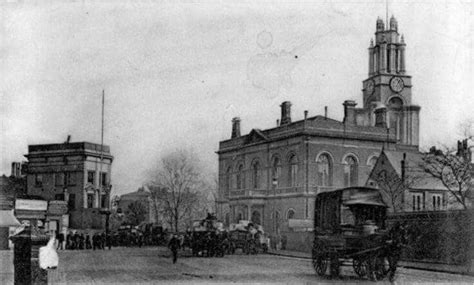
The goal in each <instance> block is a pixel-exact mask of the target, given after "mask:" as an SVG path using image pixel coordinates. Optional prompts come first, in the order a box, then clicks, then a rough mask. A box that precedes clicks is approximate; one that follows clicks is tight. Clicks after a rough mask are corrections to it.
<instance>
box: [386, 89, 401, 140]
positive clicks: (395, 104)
mask: <svg viewBox="0 0 474 285" xmlns="http://www.w3.org/2000/svg"><path fill="white" fill-rule="evenodd" d="M402 107H403V101H402V99H400V98H398V97H393V98H391V99H390V100H389V101H388V127H389V128H394V129H395V135H396V137H397V140H399V139H400V136H401V133H400V131H401V130H402V120H401V114H400V110H401V108H402Z"/></svg>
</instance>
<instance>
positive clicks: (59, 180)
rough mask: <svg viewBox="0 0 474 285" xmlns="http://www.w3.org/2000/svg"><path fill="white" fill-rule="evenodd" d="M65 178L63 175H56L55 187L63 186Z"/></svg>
mask: <svg viewBox="0 0 474 285" xmlns="http://www.w3.org/2000/svg"><path fill="white" fill-rule="evenodd" d="M63 182H64V177H63V174H62V173H59V172H58V173H55V174H54V185H56V186H61V185H63Z"/></svg>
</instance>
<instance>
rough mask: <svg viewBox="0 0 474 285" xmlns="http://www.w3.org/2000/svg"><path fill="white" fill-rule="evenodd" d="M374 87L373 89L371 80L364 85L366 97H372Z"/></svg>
mask: <svg viewBox="0 0 474 285" xmlns="http://www.w3.org/2000/svg"><path fill="white" fill-rule="evenodd" d="M374 87H375V84H374V81H373V80H369V81H367V83H366V85H365V92H366V94H367V95H372V93H374Z"/></svg>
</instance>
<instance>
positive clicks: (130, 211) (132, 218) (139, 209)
mask: <svg viewBox="0 0 474 285" xmlns="http://www.w3.org/2000/svg"><path fill="white" fill-rule="evenodd" d="M146 214H147V210H146V209H145V206H144V205H143V203H142V202H140V201H134V202H133V203H131V204H129V205H128V208H127V210H126V211H125V220H126V221H127V223H129V224H131V225H134V226H138V225H139V224H140V223H141V222H143V221H145V219H146Z"/></svg>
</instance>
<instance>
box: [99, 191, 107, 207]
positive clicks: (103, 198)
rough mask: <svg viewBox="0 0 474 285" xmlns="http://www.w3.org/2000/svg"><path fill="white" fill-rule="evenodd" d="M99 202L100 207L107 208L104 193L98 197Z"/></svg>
mask: <svg viewBox="0 0 474 285" xmlns="http://www.w3.org/2000/svg"><path fill="white" fill-rule="evenodd" d="M100 204H101V205H100V207H101V208H107V195H105V194H104V195H102V196H101V197H100Z"/></svg>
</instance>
